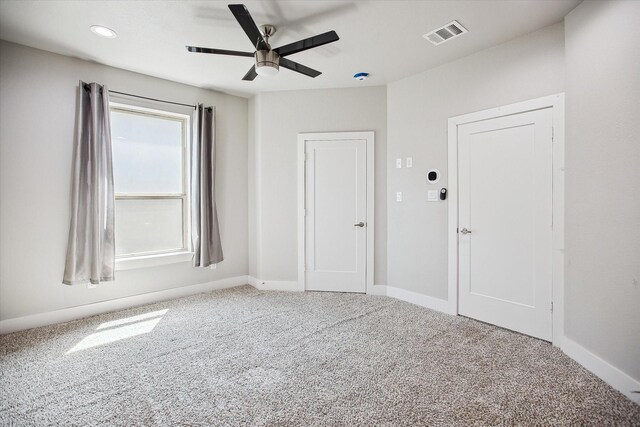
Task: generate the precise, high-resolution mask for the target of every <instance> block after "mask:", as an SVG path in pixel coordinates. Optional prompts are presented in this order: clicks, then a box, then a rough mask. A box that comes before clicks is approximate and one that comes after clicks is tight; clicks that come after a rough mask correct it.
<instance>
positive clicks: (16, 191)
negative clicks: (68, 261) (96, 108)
mask: <svg viewBox="0 0 640 427" xmlns="http://www.w3.org/2000/svg"><path fill="white" fill-rule="evenodd" d="M0 43H1V44H0V88H1V89H0V90H1V91H2V96H1V97H0V117H1V118H2V124H1V126H0V236H1V240H0V255H1V256H0V319H2V320H4V319H9V318H14V317H19V316H25V315H29V314H34V313H42V312H47V311H52V310H58V309H62V308H66V307H73V306H78V305H83V304H89V303H94V302H99V301H105V300H110V299H115V298H121V297H125V296H131V295H138V294H142V293H147V292H154V291H159V290H164V289H168V288H174V287H179V286H185V285H192V284H197V283H205V282H209V281H212V280H217V279H221V278H226V277H233V276H239V275H246V274H247V271H248V265H247V258H248V256H247V198H248V196H247V100H246V99H244V98H238V97H235V96H230V95H224V94H222V93H217V92H213V91H209V90H204V89H199V88H196V87H192V86H186V85H183V84H178V83H173V82H170V81H167V80H161V79H157V78H152V77H148V76H144V75H141V74H136V73H132V72H128V71H124V70H120V69H116V68H111V67H107V66H103V65H99V64H95V63H90V62H86V61H82V60H78V59H72V58H69V57H65V56H61V55H56V54H52V53H48V52H44V51H41V50H36V49H32V48H27V47H24V46H20V45H16V44H12V43H7V42H0ZM80 79H82V80H85V81H96V82H100V83H104V84H107V85H108V86H109V87H110V88H111V89H115V90H119V91H124V92H130V93H136V94H140V95H146V96H151V97H156V98H162V99H168V100H175V101H179V102H185V103H193V102H195V101H200V102H203V103H205V104H209V105H215V106H216V107H217V114H218V115H217V124H218V127H217V141H218V146H217V149H218V169H217V176H218V181H217V195H218V197H219V203H218V207H219V216H220V222H221V236H222V242H223V245H224V252H225V261H224V262H222V263H220V265H219V266H218V268H217V269H216V270H208V269H194V268H191V267H190V265H189V263H181V264H173V265H165V266H161V267H154V268H145V269H137V270H129V271H118V272H117V273H116V280H115V281H114V282H106V283H104V284H102V285H100V286H99V287H98V288H96V289H88V288H87V287H86V286H82V285H78V286H67V285H63V284H62V273H63V271H64V259H65V253H66V248H67V235H68V230H69V213H70V212H69V211H70V189H71V157H72V151H73V135H74V133H73V129H74V121H75V109H76V87H77V85H78V80H80Z"/></svg>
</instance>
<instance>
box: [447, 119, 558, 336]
mask: <svg viewBox="0 0 640 427" xmlns="http://www.w3.org/2000/svg"><path fill="white" fill-rule="evenodd" d="M552 160H553V157H552V109H551V108H547V109H543V110H537V111H530V112H525V113H520V114H514V115H510V116H504V117H499V118H494V119H488V120H482V121H479V122H474V123H469V124H464V125H461V126H459V127H458V175H459V177H458V179H459V182H458V186H459V188H458V190H459V193H458V197H459V217H458V230H459V231H458V248H459V263H458V266H459V267H458V268H459V276H458V277H459V307H458V311H459V313H460V314H462V315H465V316H469V317H473V318H475V319H478V320H481V321H484V322H488V323H492V324H495V325H498V326H502V327H505V328H508V329H512V330H514V331H518V332H521V333H524V334H527V335H531V336H534V337H537V338H541V339H544V340H548V341H551V338H552V312H551V290H552V194H553V192H552V185H553V182H552Z"/></svg>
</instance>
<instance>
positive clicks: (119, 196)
mask: <svg viewBox="0 0 640 427" xmlns="http://www.w3.org/2000/svg"><path fill="white" fill-rule="evenodd" d="M113 111H119V112H124V113H129V114H140V115H143V116H150V117H159V118H163V119H171V120H176V121H180V122H181V123H182V128H183V132H182V174H183V176H182V192H181V193H175V194H174V193H150V194H146V193H116V194H115V199H116V200H162V199H181V200H182V209H183V210H182V215H183V221H182V241H183V247H182V248H175V249H167V250H161V251H154V252H143V253H131V254H124V255H119V256H117V257H116V270H130V269H135V268H145V267H152V266H156V265H163V264H173V263H177V262H187V261H191V259H192V257H193V250H192V247H191V211H190V209H189V207H190V189H191V180H190V173H189V171H190V170H191V169H190V166H191V164H190V161H191V156H190V153H191V135H192V132H191V130H192V129H191V126H192V118H193V117H192V116H191V115H188V114H184V113H179V112H175V111H167V110H164V109H155V108H147V107H140V106H137V105H131V104H126V103H122V102H110V103H109V114H111V112H113ZM116 238H117V236H116Z"/></svg>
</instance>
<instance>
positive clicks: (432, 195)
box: [427, 190, 440, 202]
mask: <svg viewBox="0 0 640 427" xmlns="http://www.w3.org/2000/svg"><path fill="white" fill-rule="evenodd" d="M438 193H439V191H438V190H429V191H427V201H428V202H437V201H438V200H440V197H439V194H438Z"/></svg>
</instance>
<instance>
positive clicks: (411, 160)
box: [407, 157, 413, 168]
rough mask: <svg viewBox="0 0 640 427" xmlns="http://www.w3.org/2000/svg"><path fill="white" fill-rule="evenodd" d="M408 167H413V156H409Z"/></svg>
mask: <svg viewBox="0 0 640 427" xmlns="http://www.w3.org/2000/svg"><path fill="white" fill-rule="evenodd" d="M407 167H408V168H412V167H413V157H407Z"/></svg>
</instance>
